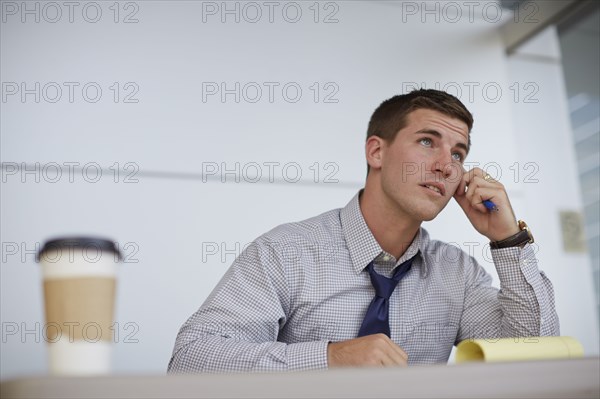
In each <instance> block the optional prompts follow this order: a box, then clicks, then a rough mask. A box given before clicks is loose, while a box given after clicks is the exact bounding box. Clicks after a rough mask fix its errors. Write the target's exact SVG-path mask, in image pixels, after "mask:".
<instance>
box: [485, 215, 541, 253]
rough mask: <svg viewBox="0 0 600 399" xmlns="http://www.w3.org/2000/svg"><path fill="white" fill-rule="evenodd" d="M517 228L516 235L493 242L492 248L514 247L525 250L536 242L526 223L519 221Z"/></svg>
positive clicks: (491, 243)
mask: <svg viewBox="0 0 600 399" xmlns="http://www.w3.org/2000/svg"><path fill="white" fill-rule="evenodd" d="M517 227H518V231H517V232H516V233H515V234H513V235H511V236H508V237H507V238H504V239H502V240H499V241H491V242H490V247H491V248H494V249H500V248H512V247H520V248H523V247H524V246H525V244H527V243H533V242H534V240H533V235H532V234H531V230H530V229H529V227H528V226H527V224H526V223H525V222H524V221H522V220H519V222H518V226H517Z"/></svg>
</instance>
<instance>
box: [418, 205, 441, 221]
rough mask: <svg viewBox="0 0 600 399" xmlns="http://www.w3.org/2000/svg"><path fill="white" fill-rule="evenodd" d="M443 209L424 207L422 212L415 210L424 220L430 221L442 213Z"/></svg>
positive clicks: (421, 219)
mask: <svg viewBox="0 0 600 399" xmlns="http://www.w3.org/2000/svg"><path fill="white" fill-rule="evenodd" d="M442 209H444V208H442ZM442 209H422V210H421V211H420V212H419V211H417V212H415V213H414V215H415V216H416V217H417V218H418V219H419V220H420V221H422V222H430V221H432V220H433V219H435V218H436V217H437V215H439V214H440V212H441V211H442Z"/></svg>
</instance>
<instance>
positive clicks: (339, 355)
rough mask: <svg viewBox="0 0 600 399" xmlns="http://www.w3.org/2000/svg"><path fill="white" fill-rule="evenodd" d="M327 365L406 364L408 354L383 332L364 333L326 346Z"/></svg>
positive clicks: (373, 365)
mask: <svg viewBox="0 0 600 399" xmlns="http://www.w3.org/2000/svg"><path fill="white" fill-rule="evenodd" d="M327 364H328V365H329V367H330V368H331V367H349V366H359V367H360V366H371V367H376V366H379V367H381V366H407V365H408V355H407V354H406V352H404V351H403V350H402V348H400V347H399V346H398V345H396V344H395V343H394V342H393V341H392V340H391V339H389V338H388V336H387V335H385V334H373V335H366V336H364V337H360V338H356V339H350V340H347V341H341V342H332V343H330V344H329V345H328V347H327Z"/></svg>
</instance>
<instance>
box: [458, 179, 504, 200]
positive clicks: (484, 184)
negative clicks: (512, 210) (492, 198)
mask: <svg viewBox="0 0 600 399" xmlns="http://www.w3.org/2000/svg"><path fill="white" fill-rule="evenodd" d="M498 185H500V183H498V182H495V183H492V182H491V181H489V180H484V179H483V177H480V176H475V177H474V178H473V179H472V180H471V183H470V184H469V186H468V187H467V192H466V196H467V199H468V200H469V202H472V201H473V198H474V196H475V193H476V192H477V190H479V189H481V188H487V189H493V188H497V187H501V185H500V186H498ZM484 199H489V198H484Z"/></svg>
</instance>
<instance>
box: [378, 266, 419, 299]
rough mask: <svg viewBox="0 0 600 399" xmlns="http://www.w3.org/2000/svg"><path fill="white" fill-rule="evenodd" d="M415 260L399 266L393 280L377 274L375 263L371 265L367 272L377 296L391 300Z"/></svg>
mask: <svg viewBox="0 0 600 399" xmlns="http://www.w3.org/2000/svg"><path fill="white" fill-rule="evenodd" d="M414 258H415V257H412V258H410V259H409V260H407V261H406V262H404V263H402V264H401V265H400V266H398V267H397V268H396V271H395V272H394V275H393V276H392V278H388V277H385V276H382V275H381V274H379V273H377V272H376V271H375V267H374V266H373V262H371V263H369V265H368V266H367V270H368V271H369V275H370V276H371V284H373V288H375V295H377V296H378V297H380V298H384V299H390V297H391V296H392V293H393V292H394V290H395V289H396V286H397V285H398V283H399V282H400V280H401V279H402V277H404V276H405V275H406V273H408V271H409V270H410V267H411V265H412V261H413V259H414Z"/></svg>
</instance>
